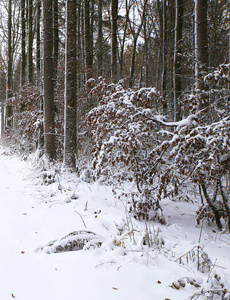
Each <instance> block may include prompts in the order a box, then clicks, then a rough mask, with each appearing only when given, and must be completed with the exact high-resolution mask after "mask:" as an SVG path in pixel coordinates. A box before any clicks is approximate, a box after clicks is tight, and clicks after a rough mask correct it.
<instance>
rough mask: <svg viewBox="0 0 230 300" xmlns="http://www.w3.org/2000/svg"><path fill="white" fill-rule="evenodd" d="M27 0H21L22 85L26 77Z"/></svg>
mask: <svg viewBox="0 0 230 300" xmlns="http://www.w3.org/2000/svg"><path fill="white" fill-rule="evenodd" d="M25 9H26V3H25V0H21V27H22V39H21V85H24V83H25V79H26V19H25Z"/></svg>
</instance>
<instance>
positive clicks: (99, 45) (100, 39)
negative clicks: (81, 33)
mask: <svg viewBox="0 0 230 300" xmlns="http://www.w3.org/2000/svg"><path fill="white" fill-rule="evenodd" d="M102 9H103V2H102V0H99V1H98V35H97V74H98V76H102V74H103V53H102V51H103V50H102V49H103V48H102V42H103V33H102Z"/></svg>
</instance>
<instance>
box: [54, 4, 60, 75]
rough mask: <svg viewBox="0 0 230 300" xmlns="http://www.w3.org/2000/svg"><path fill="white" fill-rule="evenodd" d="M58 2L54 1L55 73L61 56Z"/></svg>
mask: <svg viewBox="0 0 230 300" xmlns="http://www.w3.org/2000/svg"><path fill="white" fill-rule="evenodd" d="M58 17H59V13H58V0H53V40H54V42H53V58H54V72H55V73H56V72H57V67H58V56H59V22H58Z"/></svg>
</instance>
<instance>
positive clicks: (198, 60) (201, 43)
mask: <svg viewBox="0 0 230 300" xmlns="http://www.w3.org/2000/svg"><path fill="white" fill-rule="evenodd" d="M207 67H208V38H207V0H195V87H196V90H197V91H200V90H204V89H205V86H204V81H203V76H204V74H205V73H206V71H207ZM204 106H205V105H201V106H200V108H201V109H202V108H204Z"/></svg>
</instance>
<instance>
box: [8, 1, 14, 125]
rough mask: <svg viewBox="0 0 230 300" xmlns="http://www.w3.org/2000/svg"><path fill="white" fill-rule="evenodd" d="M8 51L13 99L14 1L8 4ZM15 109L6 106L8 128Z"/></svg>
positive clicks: (9, 82) (10, 93)
mask: <svg viewBox="0 0 230 300" xmlns="http://www.w3.org/2000/svg"><path fill="white" fill-rule="evenodd" d="M7 39H8V49H7V99H10V98H11V97H12V81H13V57H12V0H9V2H8V37H7ZM12 115H13V109H12V105H11V104H9V103H8V104H7V106H6V120H7V127H8V128H10V127H12V124H13V122H12Z"/></svg>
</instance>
